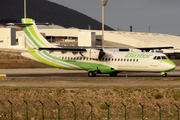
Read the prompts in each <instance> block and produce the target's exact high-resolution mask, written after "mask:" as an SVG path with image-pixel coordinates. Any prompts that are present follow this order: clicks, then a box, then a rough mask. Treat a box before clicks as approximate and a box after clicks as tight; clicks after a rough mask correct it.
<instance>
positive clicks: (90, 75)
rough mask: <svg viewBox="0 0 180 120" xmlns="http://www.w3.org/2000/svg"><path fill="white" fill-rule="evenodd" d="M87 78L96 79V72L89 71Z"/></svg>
mask: <svg viewBox="0 0 180 120" xmlns="http://www.w3.org/2000/svg"><path fill="white" fill-rule="evenodd" d="M88 76H89V77H96V71H89V72H88Z"/></svg>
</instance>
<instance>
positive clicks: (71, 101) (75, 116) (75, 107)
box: [71, 101, 76, 120]
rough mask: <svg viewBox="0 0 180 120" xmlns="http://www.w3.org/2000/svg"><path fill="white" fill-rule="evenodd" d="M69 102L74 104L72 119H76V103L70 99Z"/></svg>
mask: <svg viewBox="0 0 180 120" xmlns="http://www.w3.org/2000/svg"><path fill="white" fill-rule="evenodd" d="M71 103H72V104H73V105H74V120H76V105H75V104H74V103H73V101H71Z"/></svg>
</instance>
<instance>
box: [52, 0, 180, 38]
mask: <svg viewBox="0 0 180 120" xmlns="http://www.w3.org/2000/svg"><path fill="white" fill-rule="evenodd" d="M49 1H52V2H55V3H58V4H60V5H63V6H66V7H68V8H71V9H73V10H76V11H78V12H81V13H83V14H86V15H87V16H89V17H91V18H94V19H96V20H98V21H100V22H101V18H102V17H101V15H102V14H101V12H102V10H101V9H102V8H101V0H49ZM179 6H180V0H108V3H107V5H106V7H105V24H106V25H108V26H110V27H112V28H114V29H116V30H117V29H119V30H121V31H129V27H130V26H133V31H134V32H149V26H150V32H152V33H162V34H172V35H180V7H179Z"/></svg>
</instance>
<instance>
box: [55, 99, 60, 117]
mask: <svg viewBox="0 0 180 120" xmlns="http://www.w3.org/2000/svg"><path fill="white" fill-rule="evenodd" d="M55 102H56V104H57V105H58V120H60V106H59V103H58V102H57V101H55Z"/></svg>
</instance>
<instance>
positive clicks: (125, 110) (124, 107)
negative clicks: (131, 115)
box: [121, 102, 126, 120]
mask: <svg viewBox="0 0 180 120" xmlns="http://www.w3.org/2000/svg"><path fill="white" fill-rule="evenodd" d="M121 103H122V104H123V106H124V109H125V120H126V105H125V104H124V103H123V102H121Z"/></svg>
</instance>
